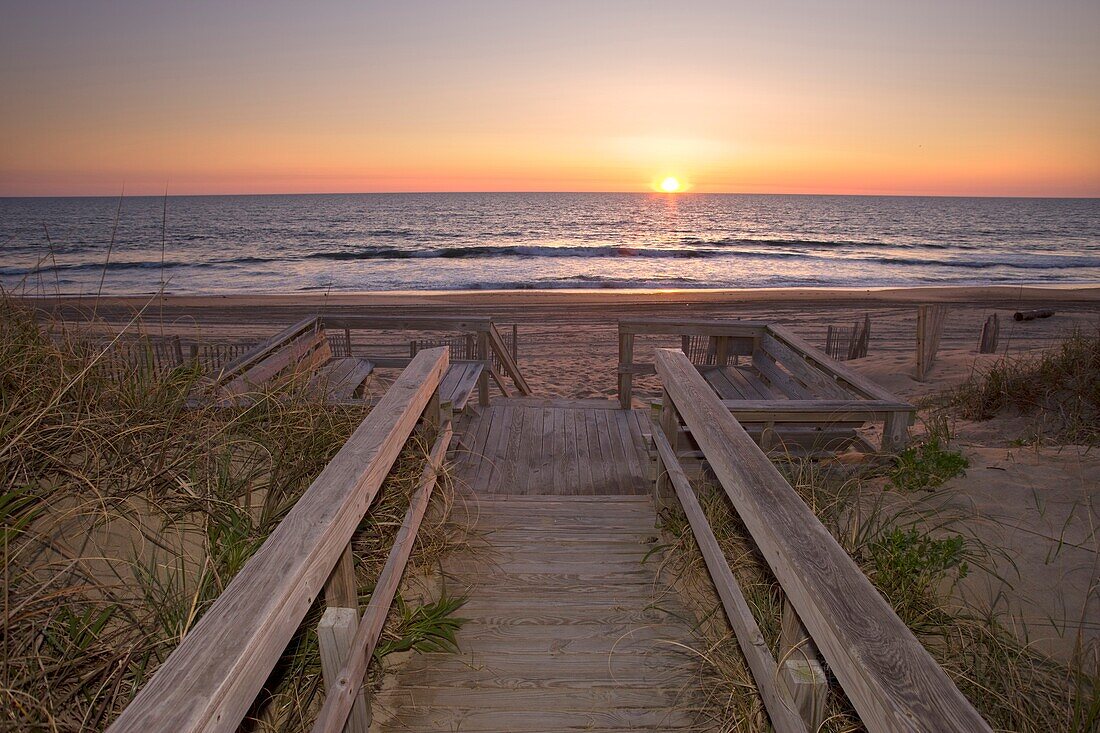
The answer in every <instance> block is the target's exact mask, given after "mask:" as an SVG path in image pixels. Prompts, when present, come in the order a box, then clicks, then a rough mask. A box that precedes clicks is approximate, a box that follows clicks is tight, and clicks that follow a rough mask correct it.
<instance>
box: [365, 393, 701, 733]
mask: <svg viewBox="0 0 1100 733" xmlns="http://www.w3.org/2000/svg"><path fill="white" fill-rule="evenodd" d="M528 409H529V408H519V409H518V410H517V411H519V412H526V411H528ZM584 412H587V411H581V410H577V411H573V410H569V409H561V410H557V411H549V412H545V413H536V414H534V415H525V417H534V418H535V419H533V420H532V421H531V423H530V424H531V425H534V424H536V423H537V424H538V425H539V426H541V427H545V426H546V425H550V426H551V430H549V431H548V432H546V435H547V436H549V437H550V438H551V439H550V440H549V441H548V442H547V443H546V444H545V445H544V446H543V448H547V447H548V448H550V449H551V450H552V449H554V448H555V447H556V446H558V445H559V441H558V438H559V436H561V435H565V436H568V435H570V434H572V435H573V436H574V437H576V430H577V429H585V428H586V427H592V428H593V430H596V431H598V429H599V426H600V425H601V424H603V425H604V427H605V428H608V429H610V428H614V429H615V431H616V432H618V431H619V430H620V428H621V430H622V432H621V433H619V434H620V435H629V434H630V426H629V424H628V423H627V420H626V419H627V418H629V420H630V422H634V423H635V426H636V425H637V418H636V416H635V415H634V414H632V413H630V412H624V413H621V417H622V418H623V419H622V420H619V419H616V415H617V414H618V413H616V412H613V411H602V412H605V413H606V417H608V418H609V420H608V421H607V422H604V423H601V422H599V421H596V420H588V419H587V418H589V417H591V416H590V415H582V417H584V418H585V419H583V420H579V421H578V420H574V418H576V417H577V414H574V413H584ZM524 424H527V423H526V422H525V423H524ZM570 425H572V426H573V432H572V433H570V430H569V426H570ZM490 432H491V431H490ZM540 434H541V431H540ZM595 437H597V438H598V435H597V436H595ZM606 437H608V438H609V439H610V437H611V436H610V435H608V436H606ZM597 442H598V440H597ZM575 445H577V446H579V445H580V443H579V442H578V443H576V444H575ZM609 445H610V443H609ZM533 453H534V451H531V452H529V453H527V454H525V456H524V457H525V458H526V457H528V456H530V455H532V454H533ZM540 455H544V454H541V453H540ZM562 455H564V456H567V457H569V456H572V457H575V454H570V453H568V452H566V453H564V454H562ZM570 460H572V458H570ZM560 466H561V468H563V469H565V468H567V467H568V461H562V462H561V463H560ZM555 475H556V474H555ZM470 501H472V502H476V503H477V512H476V516H477V521H476V524H475V526H474V533H473V537H474V539H473V540H472V542H471V549H470V550H469V551H465V552H463V553H461V554H459V555H455V556H451V557H448V558H445V559H444V561H443V571H444V574H445V575H446V577H447V585H448V590H449V591H450V592H452V593H456V594H457V593H465V594H466V595H467V596H468V600H467V602H466V604H465V605H464V606H463V607H462V609H461V611H460V615H461V616H462V617H463V618H464V619H467V620H466V622H465V623H464V625H463V626H462V628H461V629H459V631H458V633H457V637H456V638H457V641H458V647H459V651H458V653H453V654H448V653H427V654H418V655H413V656H410V657H406V658H404V659H401V660H399V661H397V662H396V663H395V664H392V665H388V666H387V669H386V672H387V674H388V675H389V676H390V680H389V682H388V683H387V684H386V685H385V686H384V688H383V690H382V691H381V692H380V693H378V694H377V695H376V696H375V697H374V698H373V700H372V705H373V712H374V717H375V721H376V727H377V730H380V731H381V732H382V733H391V732H392V733H396V732H397V731H404V732H409V731H412V732H417V733H419V732H427V731H483V732H484V733H488V732H489V731H496V732H499V731H517V732H518V731H528V732H531V733H535V732H543V733H551V732H555V733H556V732H558V731H568V730H585V731H638V732H639V733H640V732H643V731H706V730H711V729H712V728H711V727H708V723H707V721H705V720H703V719H702V717H701V716H700V715H699V714H698V711H700V709H701V708H702V705H703V700H704V698H705V694H706V693H705V688H706V684H707V683H706V679H705V678H703V677H700V657H699V654H698V652H697V651H695V649H697V642H696V641H695V639H694V636H693V634H692V631H691V627H690V625H689V624H688V623H687V622H686V621H685V620H684V618H685V617H686V614H685V611H684V609H683V607H682V606H681V605H680V603H679V600H678V599H677V598H676V596H675V594H674V593H672V592H671V591H670V589H669V588H668V587H667V586H665V585H664V583H663V581H661V580H660V579H659V578H658V575H657V566H658V565H659V562H658V561H656V560H649V561H644V560H645V558H646V553H648V552H649V551H650V550H651V549H652V548H653V546H654V543H655V542H657V541H658V538H657V535H656V532H655V531H654V522H655V518H656V513H655V510H654V507H653V504H652V501H651V499H650V498H649V497H648V496H624V495H612V496H606V497H593V496H554V495H541V496H527V495H518V494H510V495H501V496H477V497H471V499H470Z"/></svg>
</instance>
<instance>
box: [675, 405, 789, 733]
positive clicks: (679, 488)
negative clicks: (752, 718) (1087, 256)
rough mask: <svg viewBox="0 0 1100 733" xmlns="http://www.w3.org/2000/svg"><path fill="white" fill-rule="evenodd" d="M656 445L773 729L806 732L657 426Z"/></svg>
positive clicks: (726, 564)
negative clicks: (780, 687)
mask: <svg viewBox="0 0 1100 733" xmlns="http://www.w3.org/2000/svg"><path fill="white" fill-rule="evenodd" d="M653 441H654V443H656V445H657V452H658V453H659V454H660V456H661V461H662V463H663V465H664V469H665V471H666V475H667V478H668V480H669V481H670V482H671V484H672V487H673V489H675V491H676V496H677V498H679V500H680V505H681V506H682V507H683V509H684V514H685V515H686V516H687V519H688V523H689V524H690V525H691V531H692V534H694V535H695V542H696V544H697V545H698V546H699V552H700V554H702V556H703V561H704V562H705V563H706V566H707V571H708V572H709V573H710V577H711V580H712V581H714V588H715V590H717V591H718V597H719V598H720V599H721V601H722V607H723V608H724V609H725V611H726V618H728V619H729V622H730V627H731V628H733V632H734V634H735V635H736V637H737V644H738V646H740V647H741V652H742V654H744V656H745V661H746V662H747V663H748V665H749V670H750V671H751V672H752V676H753V679H754V680H756V689H757V691H758V692H759V693H760V699H761V700H763V702H764V707H765V708H766V709H767V711H768V717H769V718H771V723H772V727H774V728H775V729H776V730H777V731H779V732H780V733H788V732H790V733H795V732H796V731H805V730H806V726H805V725H803V723H802V719H801V718H799V717H798V715H796V714H795V713H794V712H793V711H792V710H791V709H790V707H789V705H788V703H787V701H786V700H785V699H783V698H782V697H781V696H780V694H779V690H778V688H777V686H776V676H777V674H778V667H777V666H776V663H775V659H774V658H773V657H772V654H771V651H770V650H769V649H768V642H767V641H766V640H765V639H764V635H763V634H762V633H761V632H760V627H759V625H757V623H756V618H755V617H753V615H752V609H750V608H749V604H748V601H746V600H745V595H744V593H742V592H741V586H740V585H738V583H737V579H736V578H735V577H734V576H733V571H732V570H730V566H729V561H728V560H727V559H726V556H725V554H724V553H723V552H722V547H721V546H720V545H719V544H718V539H717V538H716V537H715V536H714V531H713V530H712V529H711V528H710V523H709V522H707V517H706V515H705V514H704V513H703V508H702V507H701V506H700V505H699V500H698V499H697V498H696V496H695V491H694V489H692V488H691V482H690V481H688V478H687V476H686V475H685V474H684V469H683V468H682V467H681V466H680V461H679V459H678V458H677V457H676V452H675V451H674V450H673V449H672V445H671V444H670V443H669V442H668V438H666V437H665V434H664V432H662V431H661V429H660V428H659V427H656V426H655V427H654V430H653Z"/></svg>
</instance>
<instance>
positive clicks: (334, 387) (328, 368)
mask: <svg viewBox="0 0 1100 733" xmlns="http://www.w3.org/2000/svg"><path fill="white" fill-rule="evenodd" d="M373 371H374V363H373V362H371V361H370V360H368V359H360V358H358V357H355V356H344V357H338V358H335V359H330V360H329V361H327V362H325V363H324V364H322V365H321V367H320V368H319V369H317V371H316V372H315V373H314V374H313V378H312V379H310V382H309V388H308V389H309V391H310V392H314V393H317V394H319V395H321V398H322V399H323V400H324V401H325V402H334V403H338V402H352V401H360V400H362V398H363V385H364V383H366V381H367V377H369V376H370V375H371V372H373Z"/></svg>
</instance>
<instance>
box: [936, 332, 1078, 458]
mask: <svg viewBox="0 0 1100 733" xmlns="http://www.w3.org/2000/svg"><path fill="white" fill-rule="evenodd" d="M943 401H944V402H946V404H948V405H949V406H951V407H953V408H954V409H955V410H956V411H957V413H958V414H959V416H961V417H963V418H965V419H968V420H988V419H990V418H993V417H997V416H998V415H1003V414H1016V415H1023V416H1026V417H1028V418H1030V430H1031V434H1030V435H1028V436H1021V438H1022V439H1024V440H1038V441H1044V442H1052V443H1061V444H1064V443H1079V444H1085V445H1095V444H1097V443H1100V332H1095V333H1092V332H1085V331H1082V330H1080V329H1078V330H1075V331H1074V332H1073V333H1072V334H1070V335H1069V336H1068V337H1067V338H1065V339H1064V340H1063V341H1062V342H1061V343H1059V344H1058V345H1057V346H1055V347H1054V348H1051V349H1047V350H1045V351H1043V352H1041V353H1040V354H1039V355H1038V356H1034V357H1029V358H1013V357H1010V356H1008V355H1007V354H1006V355H1005V356H1003V357H1002V358H1000V359H998V360H997V361H996V362H994V363H993V364H991V365H989V366H988V367H986V368H984V369H980V370H975V371H974V372H973V373H972V374H971V375H970V378H969V379H968V380H967V381H966V382H965V383H963V384H962V385H960V386H959V387H957V388H956V389H954V390H952V391H950V392H948V393H947V395H946V396H945V400H943Z"/></svg>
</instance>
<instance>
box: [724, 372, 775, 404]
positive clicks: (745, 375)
mask: <svg viewBox="0 0 1100 733" xmlns="http://www.w3.org/2000/svg"><path fill="white" fill-rule="evenodd" d="M733 369H734V371H735V373H737V374H740V375H741V378H742V379H744V380H745V382H746V383H747V384H748V385H749V387H751V388H752V389H754V390H756V393H757V394H758V395H759V396H760V399H762V400H775V399H777V396H776V394H775V393H774V392H772V390H771V388H770V387H768V385H766V384H764V380H762V379H761V378H760V377H758V376H757V375H756V373H755V372H754V371H753V370H752V369H749V368H748V367H733Z"/></svg>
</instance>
